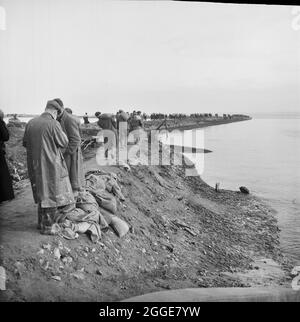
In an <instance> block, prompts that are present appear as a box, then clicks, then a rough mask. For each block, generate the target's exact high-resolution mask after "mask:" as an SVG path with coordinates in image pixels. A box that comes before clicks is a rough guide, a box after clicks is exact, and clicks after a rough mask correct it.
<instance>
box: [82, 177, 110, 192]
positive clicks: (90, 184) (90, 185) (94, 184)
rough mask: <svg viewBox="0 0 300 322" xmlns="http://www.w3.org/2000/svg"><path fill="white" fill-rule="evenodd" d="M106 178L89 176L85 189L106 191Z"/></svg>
mask: <svg viewBox="0 0 300 322" xmlns="http://www.w3.org/2000/svg"><path fill="white" fill-rule="evenodd" d="M105 181H106V180H105V178H102V177H101V176H96V175H94V174H89V175H87V176H86V177H85V188H86V189H88V190H105Z"/></svg>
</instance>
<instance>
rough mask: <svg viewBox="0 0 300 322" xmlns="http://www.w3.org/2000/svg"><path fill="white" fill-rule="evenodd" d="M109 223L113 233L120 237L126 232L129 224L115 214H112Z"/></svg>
mask: <svg viewBox="0 0 300 322" xmlns="http://www.w3.org/2000/svg"><path fill="white" fill-rule="evenodd" d="M109 225H110V227H111V228H112V230H113V231H114V232H115V234H116V235H117V236H118V237H120V238H121V237H123V236H125V235H126V234H127V233H128V230H129V226H128V225H127V223H126V222H125V221H124V220H122V219H121V218H118V217H117V216H112V218H111V222H110V224H109Z"/></svg>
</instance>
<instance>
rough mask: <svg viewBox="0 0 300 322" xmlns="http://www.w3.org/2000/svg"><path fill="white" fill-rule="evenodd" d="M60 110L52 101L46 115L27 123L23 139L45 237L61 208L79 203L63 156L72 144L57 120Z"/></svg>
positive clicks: (29, 173) (48, 105) (41, 227)
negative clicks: (76, 201)
mask: <svg viewBox="0 0 300 322" xmlns="http://www.w3.org/2000/svg"><path fill="white" fill-rule="evenodd" d="M58 110H59V105H58V104H57V103H56V102H54V101H49V102H48V103H47V106H46V109H45V112H44V113H43V114H42V115H40V116H38V117H36V118H34V119H32V120H30V121H29V122H28V123H27V125H26V128H25V133H24V138H23V146H24V147H25V148H26V150H27V166H28V175H29V178H30V182H31V187H32V192H33V198H34V201H35V203H37V204H38V226H39V228H40V229H42V232H43V233H47V232H49V229H50V230H51V227H52V225H53V223H55V221H56V215H57V210H58V208H61V207H63V206H67V205H70V204H73V203H74V202H75V201H74V196H73V192H72V187H71V184H70V180H69V175H68V169H67V166H66V162H65V160H64V157H63V155H62V149H65V148H66V147H67V146H68V143H69V141H68V138H67V136H66V135H65V133H64V132H63V130H62V128H61V126H60V124H59V122H57V120H56V117H57V111H58Z"/></svg>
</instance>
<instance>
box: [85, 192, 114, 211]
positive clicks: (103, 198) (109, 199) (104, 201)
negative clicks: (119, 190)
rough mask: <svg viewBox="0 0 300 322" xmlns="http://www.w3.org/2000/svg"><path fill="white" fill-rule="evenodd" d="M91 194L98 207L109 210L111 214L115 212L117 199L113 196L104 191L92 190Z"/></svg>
mask: <svg viewBox="0 0 300 322" xmlns="http://www.w3.org/2000/svg"><path fill="white" fill-rule="evenodd" d="M91 192H92V191H91ZM92 194H93V196H94V197H95V199H96V201H97V203H98V205H99V207H101V208H104V209H106V210H108V211H110V212H111V213H112V214H115V213H116V212H117V201H116V199H115V198H114V196H112V195H111V194H109V193H107V192H105V191H97V192H92Z"/></svg>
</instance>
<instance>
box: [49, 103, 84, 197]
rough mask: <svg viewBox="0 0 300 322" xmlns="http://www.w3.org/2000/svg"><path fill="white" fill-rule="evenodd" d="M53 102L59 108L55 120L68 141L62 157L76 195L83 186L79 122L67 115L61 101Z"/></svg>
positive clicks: (72, 116) (74, 117)
mask: <svg viewBox="0 0 300 322" xmlns="http://www.w3.org/2000/svg"><path fill="white" fill-rule="evenodd" d="M54 101H56V102H57V103H58V104H59V106H60V108H61V109H60V112H59V115H58V118H57V120H58V121H59V122H60V125H61V127H62V129H63V131H64V132H65V134H66V135H67V137H68V140H69V144H68V146H67V148H66V149H65V150H64V151H63V155H64V158H65V161H66V164H67V168H68V172H69V177H70V181H71V185H72V189H73V193H74V194H75V195H76V194H77V193H78V190H80V189H81V188H82V187H83V186H84V170H83V157H82V152H81V135H80V120H79V119H78V118H77V117H76V116H74V115H71V114H69V113H67V111H66V110H65V109H64V105H63V102H62V100H61V99H59V98H56V99H54Z"/></svg>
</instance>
